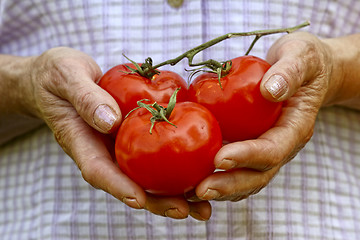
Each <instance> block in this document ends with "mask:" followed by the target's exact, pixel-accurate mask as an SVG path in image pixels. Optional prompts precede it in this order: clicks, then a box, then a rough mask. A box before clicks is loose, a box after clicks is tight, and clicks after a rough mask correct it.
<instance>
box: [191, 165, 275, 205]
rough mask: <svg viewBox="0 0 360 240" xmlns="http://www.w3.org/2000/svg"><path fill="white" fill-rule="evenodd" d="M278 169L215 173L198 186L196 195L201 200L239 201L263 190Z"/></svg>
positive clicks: (244, 169)
mask: <svg viewBox="0 0 360 240" xmlns="http://www.w3.org/2000/svg"><path fill="white" fill-rule="evenodd" d="M279 168H280V167H276V168H273V169H270V170H268V171H265V172H260V171H256V170H252V169H246V168H243V169H236V170H232V171H226V172H225V171H224V172H216V173H215V174H213V175H211V176H209V177H208V178H206V179H205V180H204V181H203V182H201V183H200V184H199V185H198V187H197V188H196V194H197V196H199V198H200V199H203V200H218V201H239V200H242V199H244V198H247V197H248V196H250V195H253V194H256V193H258V192H259V191H260V190H261V189H263V188H264V187H265V186H266V185H267V184H268V183H269V182H270V180H271V179H272V178H273V177H274V176H275V174H276V173H277V172H278V170H279Z"/></svg>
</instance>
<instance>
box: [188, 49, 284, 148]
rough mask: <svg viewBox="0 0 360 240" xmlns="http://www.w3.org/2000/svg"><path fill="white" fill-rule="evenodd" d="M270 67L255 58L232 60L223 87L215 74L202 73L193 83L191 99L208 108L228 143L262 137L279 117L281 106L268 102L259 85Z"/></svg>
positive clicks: (190, 90)
mask: <svg viewBox="0 0 360 240" xmlns="http://www.w3.org/2000/svg"><path fill="white" fill-rule="evenodd" d="M270 67H271V65H270V64H269V63H267V62H266V61H264V60H262V59H260V58H257V57H254V56H242V57H238V58H235V59H233V60H232V67H231V70H230V72H229V73H228V74H227V75H226V76H224V77H222V78H221V80H220V81H221V85H222V88H223V89H221V88H220V85H219V82H218V76H217V75H216V74H215V73H203V74H201V75H199V76H198V77H197V78H195V79H194V81H193V82H192V83H191V84H190V87H189V99H190V101H194V102H197V103H200V104H202V105H203V106H205V107H206V108H208V109H209V110H210V111H211V112H212V113H213V114H214V116H215V117H216V119H217V120H218V121H219V124H220V128H221V131H222V135H223V139H224V141H226V142H234V141H242V140H247V139H254V138H257V137H259V136H260V135H261V134H263V133H264V132H265V131H267V130H268V129H269V128H271V127H272V126H273V125H274V123H275V122H276V121H277V119H278V118H279V115H280V114H281V109H282V103H281V102H278V103H275V102H270V101H268V100H266V99H265V98H264V97H263V96H262V95H261V92H260V83H261V79H262V77H263V75H264V74H265V72H266V71H267V70H268V69H269V68H270Z"/></svg>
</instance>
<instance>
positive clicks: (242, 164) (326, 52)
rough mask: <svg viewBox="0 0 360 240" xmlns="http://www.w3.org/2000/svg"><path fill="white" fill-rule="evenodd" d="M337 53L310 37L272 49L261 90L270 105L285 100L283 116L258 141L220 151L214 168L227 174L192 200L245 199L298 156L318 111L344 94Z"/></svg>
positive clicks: (280, 43)
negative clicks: (278, 83)
mask: <svg viewBox="0 0 360 240" xmlns="http://www.w3.org/2000/svg"><path fill="white" fill-rule="evenodd" d="M333 54H334V53H333V52H332V50H331V49H330V48H329V46H328V45H327V44H325V43H324V42H322V41H320V40H319V39H318V38H316V37H315V36H313V35H311V34H307V33H294V34H289V35H287V36H284V37H282V38H281V39H279V40H278V41H277V42H276V43H275V44H274V45H273V46H272V47H271V49H270V50H269V52H268V56H267V61H268V62H269V63H270V64H271V65H272V67H271V68H270V69H269V70H268V71H267V72H266V73H265V75H264V76H263V79H262V83H261V87H260V89H261V92H262V95H263V96H264V97H266V98H267V99H268V100H270V101H274V102H279V101H284V105H283V110H282V115H281V116H280V118H279V120H278V121H277V122H276V124H275V125H274V127H273V128H271V129H269V130H268V131H267V132H265V133H264V134H262V135H261V136H260V137H259V138H258V139H253V140H247V141H241V142H235V143H231V144H227V145H225V146H224V147H223V148H222V149H220V151H219V152H218V154H217V156H216V157H215V165H216V166H217V168H219V169H224V170H228V171H225V172H218V173H215V174H213V175H212V176H210V177H208V178H207V179H205V180H204V181H203V182H202V183H201V184H200V185H199V186H198V187H197V189H196V195H197V196H192V197H189V199H190V200H192V201H197V200H199V199H201V200H221V201H223V200H230V201H239V200H241V199H244V198H247V197H248V196H250V195H252V194H255V193H257V192H259V191H260V190H261V189H262V188H264V187H265V186H266V185H267V184H268V183H269V182H270V180H271V179H272V178H273V177H274V176H275V175H276V173H277V172H278V171H279V169H280V168H281V167H282V166H283V165H284V164H285V163H287V162H289V161H290V160H291V159H292V158H293V157H294V156H296V154H297V153H298V151H299V150H300V149H302V148H303V147H304V146H305V144H306V143H307V142H308V141H309V140H310V139H311V137H312V134H313V129H314V124H315V120H316V116H317V114H318V111H319V109H320V108H321V107H322V106H323V105H326V104H332V103H333V101H334V100H335V96H336V95H334V93H335V92H336V90H338V89H339V90H340V88H339V87H338V86H339V84H340V81H341V73H340V72H339V71H338V69H337V66H334V65H333V64H334V60H333V58H334V55H333ZM272 76H281V77H282V81H283V82H284V84H283V86H284V87H283V89H282V90H281V91H273V90H271V87H270V86H271V84H270V82H271V81H269V79H270V78H271V77H272ZM275 78H276V79H279V77H275ZM268 81H269V82H268ZM267 83H268V84H267ZM269 90H270V91H269Z"/></svg>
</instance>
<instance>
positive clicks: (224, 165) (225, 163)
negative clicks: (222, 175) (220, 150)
mask: <svg viewBox="0 0 360 240" xmlns="http://www.w3.org/2000/svg"><path fill="white" fill-rule="evenodd" d="M234 167H236V163H235V162H234V161H233V160H229V159H223V160H221V162H220V163H219V164H217V165H216V168H217V169H224V170H228V169H232V168H234Z"/></svg>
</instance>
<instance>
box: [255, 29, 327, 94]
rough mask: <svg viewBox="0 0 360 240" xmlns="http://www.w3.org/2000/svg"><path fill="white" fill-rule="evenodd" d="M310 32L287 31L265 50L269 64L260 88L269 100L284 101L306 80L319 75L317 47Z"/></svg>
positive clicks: (320, 56)
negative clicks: (287, 32) (288, 32)
mask: <svg viewBox="0 0 360 240" xmlns="http://www.w3.org/2000/svg"><path fill="white" fill-rule="evenodd" d="M317 42H318V40H317V39H316V38H315V37H314V36H312V35H311V34H306V33H301V34H295V33H294V34H290V35H287V36H285V37H283V38H281V39H280V40H278V41H277V42H276V43H275V44H274V45H273V46H272V47H271V48H270V49H269V52H268V56H267V60H268V62H269V63H270V64H272V66H271V68H270V69H269V70H268V71H267V72H266V73H265V74H264V76H263V79H262V83H261V86H260V90H261V93H262V95H263V96H264V97H265V98H266V99H268V100H270V101H284V100H286V99H289V98H290V97H291V96H293V95H294V93H295V92H297V90H298V89H299V88H300V87H301V86H303V85H305V84H306V83H307V82H308V81H310V80H312V79H315V78H316V77H317V76H319V75H321V74H323V64H322V59H323V58H324V56H322V51H321V50H320V49H321V47H320V46H319V45H318V44H317Z"/></svg>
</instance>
